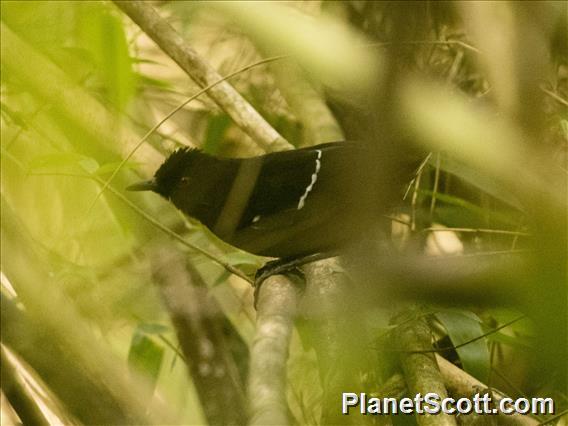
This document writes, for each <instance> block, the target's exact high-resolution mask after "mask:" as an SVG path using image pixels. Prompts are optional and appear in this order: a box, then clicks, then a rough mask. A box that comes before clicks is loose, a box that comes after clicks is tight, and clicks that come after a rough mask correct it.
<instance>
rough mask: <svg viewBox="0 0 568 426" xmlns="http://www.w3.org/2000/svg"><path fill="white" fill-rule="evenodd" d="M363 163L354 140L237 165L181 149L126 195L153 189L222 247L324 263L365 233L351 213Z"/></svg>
mask: <svg viewBox="0 0 568 426" xmlns="http://www.w3.org/2000/svg"><path fill="white" fill-rule="evenodd" d="M368 157H369V153H368V150H367V149H366V148H365V147H364V146H363V145H362V144H358V143H354V142H332V143H326V144H321V145H316V146H311V147H308V148H302V149H296V150H291V151H283V152H275V153H270V154H266V155H262V156H258V157H252V158H240V159H237V158H220V157H214V156H211V155H208V154H206V153H204V152H202V151H200V150H197V149H187V148H182V149H178V150H177V151H175V152H174V153H173V154H171V155H170V157H168V158H167V159H166V161H165V162H164V163H163V164H162V166H160V168H159V169H158V170H157V172H156V174H155V176H154V178H153V179H152V180H150V181H147V182H142V183H138V184H135V185H132V186H130V187H129V188H128V189H130V190H138V191H144V190H151V191H154V192H156V193H158V194H160V195H161V196H163V197H164V198H166V199H167V200H169V201H171V202H173V203H174V205H175V206H176V207H177V208H179V209H180V210H181V211H182V212H184V213H185V214H187V215H188V216H191V217H193V218H195V219H198V220H199V221H200V222H202V223H203V224H204V225H205V226H207V227H208V228H209V229H210V230H211V231H213V233H214V234H216V235H217V236H218V237H219V238H221V239H222V240H224V241H225V242H227V243H229V244H231V245H233V246H235V247H238V248H240V249H243V250H245V251H248V252H250V253H254V254H258V255H263V256H269V257H278V258H281V260H282V262H281V263H283V264H284V263H286V262H290V261H294V260H297V259H302V258H306V257H308V256H311V255H316V256H317V255H318V254H323V255H322V256H321V257H327V256H325V254H326V253H328V254H334V253H335V252H336V251H337V249H338V248H340V247H341V246H342V245H344V244H345V243H347V242H349V241H350V240H353V239H354V238H358V237H359V236H361V235H363V234H364V233H365V229H364V225H363V224H362V223H361V221H360V220H358V218H357V215H355V214H353V211H354V207H356V206H357V205H358V203H360V202H361V200H360V199H358V195H360V194H361V188H363V190H365V189H364V186H365V179H366V178H367V177H368V176H367V174H366V171H365V167H364V165H365V164H369V161H368ZM367 186H369V185H367ZM359 198H360V197H359Z"/></svg>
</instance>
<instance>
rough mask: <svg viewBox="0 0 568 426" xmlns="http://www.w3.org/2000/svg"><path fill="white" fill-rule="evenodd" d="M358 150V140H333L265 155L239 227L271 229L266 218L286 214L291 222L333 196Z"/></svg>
mask: <svg viewBox="0 0 568 426" xmlns="http://www.w3.org/2000/svg"><path fill="white" fill-rule="evenodd" d="M359 150H360V148H359V146H358V144H355V143H346V142H334V143H327V144H322V145H316V146H313V147H309V148H302V149H297V150H291V151H285V152H278V153H275V154H268V155H266V156H264V157H263V161H264V162H263V165H262V169H261V171H260V174H259V176H258V178H257V181H256V184H255V187H254V190H253V193H252V194H251V197H250V199H249V202H248V204H247V207H246V209H245V211H244V212H243V215H242V217H241V221H240V223H239V226H238V228H237V229H243V228H247V227H251V226H254V227H259V228H261V227H263V226H267V227H269V228H270V227H272V222H271V221H269V220H264V219H266V218H267V217H270V216H273V215H278V216H280V217H285V218H286V219H287V220H289V221H290V224H292V223H293V222H294V221H296V220H297V218H298V217H301V216H303V214H305V213H306V212H305V209H308V208H309V207H310V204H312V203H313V202H314V200H317V199H320V200H321V197H325V196H332V194H331V193H330V191H332V190H333V188H334V186H335V184H336V182H337V181H339V180H341V179H343V178H344V177H345V175H346V174H345V171H346V170H348V169H349V167H353V164H352V161H351V160H350V159H351V158H352V155H353V153H354V152H355V151H359ZM282 212H286V214H285V215H281V214H280V213H282ZM281 225H284V226H285V225H286V224H281Z"/></svg>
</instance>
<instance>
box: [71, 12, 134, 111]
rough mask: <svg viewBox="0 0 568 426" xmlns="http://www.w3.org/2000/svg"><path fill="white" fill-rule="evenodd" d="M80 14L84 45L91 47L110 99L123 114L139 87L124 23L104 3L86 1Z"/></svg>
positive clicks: (82, 42)
mask: <svg viewBox="0 0 568 426" xmlns="http://www.w3.org/2000/svg"><path fill="white" fill-rule="evenodd" d="M77 11H78V13H77V27H76V31H77V33H78V38H79V40H80V43H81V44H82V45H84V46H88V47H89V48H90V51H91V53H92V55H93V58H94V60H95V63H96V64H97V71H98V73H99V76H100V77H101V79H102V83H103V86H104V88H105V90H106V91H107V93H106V97H107V99H109V100H110V101H111V103H112V104H113V105H114V106H115V108H117V109H118V110H119V111H122V110H124V108H125V107H126V106H127V104H128V102H129V101H130V99H131V98H132V96H133V95H134V91H135V85H136V81H135V74H134V73H133V71H132V61H131V59H130V54H129V50H128V42H127V40H126V34H125V32H124V29H123V27H122V21H121V19H120V17H119V16H118V15H116V14H115V13H113V12H114V11H113V10H111V9H110V8H109V7H108V6H107V5H105V4H103V3H97V2H83V3H82V4H81V7H78V9H77Z"/></svg>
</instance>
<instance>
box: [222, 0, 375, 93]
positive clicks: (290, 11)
mask: <svg viewBox="0 0 568 426" xmlns="http://www.w3.org/2000/svg"><path fill="white" fill-rule="evenodd" d="M211 6H212V7H215V8H217V9H219V10H220V11H221V12H223V13H224V14H226V15H227V16H228V17H230V18H232V19H233V20H235V21H236V22H237V23H238V25H240V26H241V27H242V28H243V29H244V30H245V31H247V32H248V33H249V35H250V36H251V37H252V38H253V39H254V40H255V41H256V42H257V43H258V44H259V45H261V47H262V48H264V49H266V50H268V51H269V52H270V53H271V54H289V55H293V56H294V58H295V59H296V60H297V61H298V62H299V63H300V64H301V65H302V66H303V67H304V68H305V69H306V70H308V71H310V72H311V74H312V75H313V76H314V77H315V78H318V79H319V80H321V81H323V82H325V83H327V84H330V85H332V86H335V87H337V86H339V87H340V88H343V89H347V90H354V89H355V90H357V89H359V90H365V89H367V88H368V87H369V86H370V85H371V84H373V82H375V81H376V78H377V77H378V70H379V66H380V64H379V63H378V62H377V52H376V51H373V50H372V48H371V47H369V46H368V45H367V44H366V40H365V38H364V37H363V36H362V34H359V33H356V32H355V30H353V29H352V28H351V27H349V26H348V25H346V24H345V23H344V22H341V21H339V20H335V19H333V18H332V17H331V16H323V15H322V16H318V17H317V18H315V17H312V16H309V15H306V14H304V13H302V12H301V11H299V10H298V9H295V8H294V7H291V6H290V5H287V4H285V3H279V2H258V3H255V5H254V7H250V3H247V2H213V3H211Z"/></svg>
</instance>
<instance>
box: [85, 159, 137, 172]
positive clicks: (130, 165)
mask: <svg viewBox="0 0 568 426" xmlns="http://www.w3.org/2000/svg"><path fill="white" fill-rule="evenodd" d="M118 166H121V168H122V169H125V170H126V169H129V170H136V169H137V168H138V167H139V166H140V165H139V164H138V163H135V162H132V161H127V162H126V163H124V164H123V163H122V162H121V161H113V162H110V163H105V164H103V165H102V166H101V167H99V168H97V169H96V170H95V171H94V172H91V173H96V174H97V175H105V174H109V173H112V172H114V171H115V170H116V168H117V167H118Z"/></svg>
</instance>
